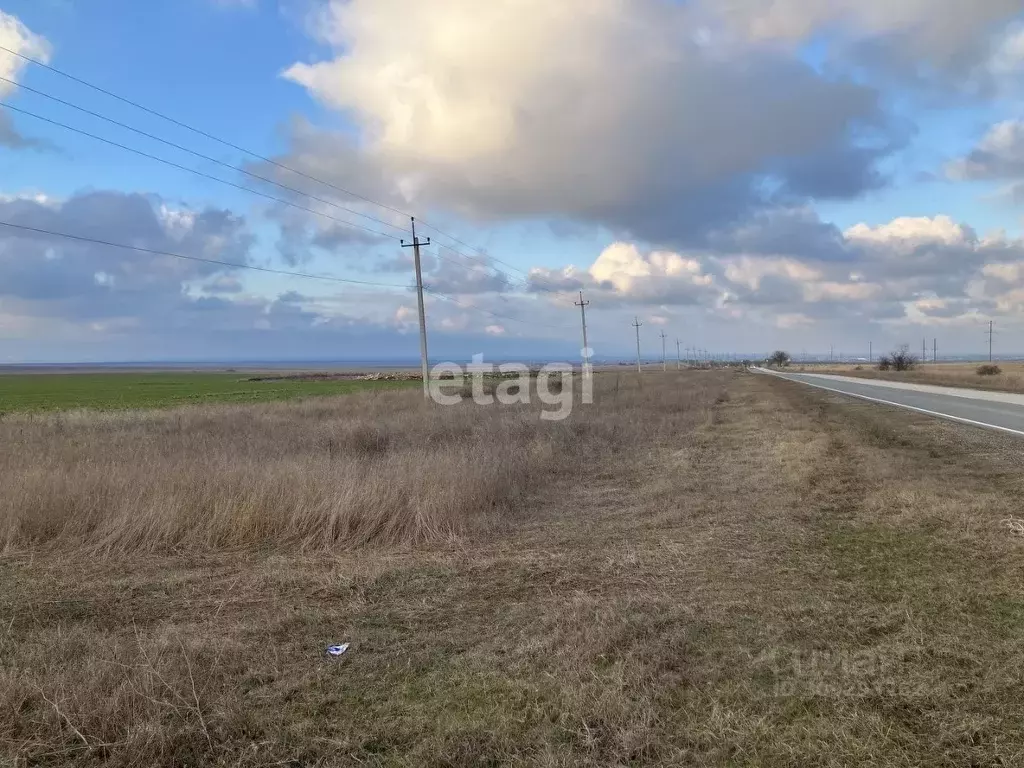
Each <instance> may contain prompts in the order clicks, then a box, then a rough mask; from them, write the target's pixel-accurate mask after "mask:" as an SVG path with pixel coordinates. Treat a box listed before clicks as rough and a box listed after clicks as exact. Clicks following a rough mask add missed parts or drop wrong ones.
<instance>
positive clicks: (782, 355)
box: [768, 349, 793, 368]
mask: <svg viewBox="0 0 1024 768" xmlns="http://www.w3.org/2000/svg"><path fill="white" fill-rule="evenodd" d="M792 359H793V358H792V357H790V356H789V352H783V351H782V350H781V349H777V350H775V351H774V352H772V354H771V356H770V357H769V358H768V365H774V366H775V367H776V368H785V367H786V366H787V365H789V363H790V361H791V360H792Z"/></svg>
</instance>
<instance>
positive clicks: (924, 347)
mask: <svg viewBox="0 0 1024 768" xmlns="http://www.w3.org/2000/svg"><path fill="white" fill-rule="evenodd" d="M921 362H922V363H927V362H928V339H921Z"/></svg>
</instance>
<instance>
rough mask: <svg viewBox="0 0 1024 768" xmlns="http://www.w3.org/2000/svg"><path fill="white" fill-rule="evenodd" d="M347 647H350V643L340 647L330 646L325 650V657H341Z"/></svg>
mask: <svg viewBox="0 0 1024 768" xmlns="http://www.w3.org/2000/svg"><path fill="white" fill-rule="evenodd" d="M349 645H351V643H342V644H341V645H332V646H331V647H330V648H328V649H327V655H328V656H341V655H342V654H343V653H345V651H347V650H348V647H349Z"/></svg>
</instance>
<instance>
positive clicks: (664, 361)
mask: <svg viewBox="0 0 1024 768" xmlns="http://www.w3.org/2000/svg"><path fill="white" fill-rule="evenodd" d="M665 338H666V337H665V332H664V331H662V332H661V370H662V371H667V370H668V363H667V362H666V360H665Z"/></svg>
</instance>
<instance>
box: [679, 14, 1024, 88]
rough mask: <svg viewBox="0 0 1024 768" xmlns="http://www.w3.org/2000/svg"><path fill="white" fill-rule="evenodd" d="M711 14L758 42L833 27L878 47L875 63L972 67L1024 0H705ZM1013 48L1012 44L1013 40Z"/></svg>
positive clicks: (831, 31)
mask: <svg viewBox="0 0 1024 768" xmlns="http://www.w3.org/2000/svg"><path fill="white" fill-rule="evenodd" d="M697 7H698V8H699V9H700V11H701V12H702V13H703V15H705V16H706V17H709V18H711V19H719V20H721V21H722V22H724V23H725V25H726V27H727V28H729V29H732V30H734V31H736V32H738V33H739V34H741V35H743V36H745V37H746V38H747V39H750V40H754V41H769V42H784V43H794V44H795V43H804V42H807V41H808V40H810V39H811V38H813V37H814V36H816V35H821V34H823V33H824V34H826V35H831V36H833V37H838V38H840V39H846V40H847V41H853V42H857V41H860V40H865V39H870V40H875V41H878V42H881V43H882V44H883V45H885V43H888V46H887V47H886V50H885V52H886V53H888V54H889V55H888V56H886V55H878V54H879V53H880V50H879V48H878V46H877V45H876V46H875V47H874V53H875V58H874V61H873V62H869V63H874V64H881V65H885V64H886V63H887V62H891V60H892V59H894V58H900V57H904V56H906V57H911V58H913V59H915V60H917V61H919V62H921V63H924V64H927V65H928V66H930V67H932V68H934V69H937V70H951V69H952V70H961V71H963V72H967V71H969V70H970V68H971V66H972V64H973V62H975V61H977V60H979V59H980V58H983V57H984V56H985V55H986V53H987V51H988V49H989V44H988V42H987V41H988V40H989V38H990V36H991V35H992V32H993V29H995V30H997V31H998V30H1000V29H1001V28H1002V27H1003V26H1005V25H1006V24H1008V23H1009V22H1010V21H1011V20H1012V19H1014V18H1017V17H1019V16H1020V14H1021V11H1022V9H1021V5H1020V0H970V1H969V2H965V1H964V0H698V2H697ZM1011 48H1012V46H1011Z"/></svg>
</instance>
